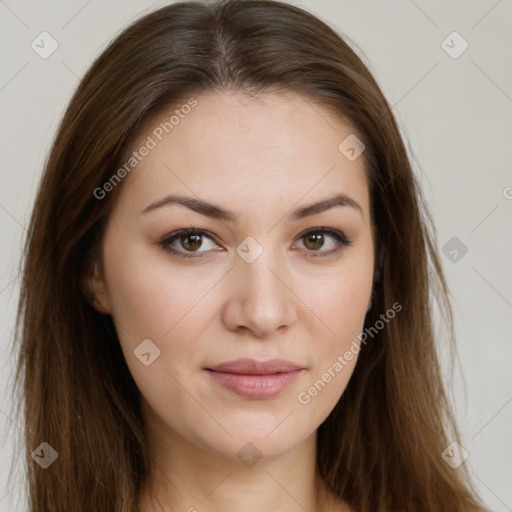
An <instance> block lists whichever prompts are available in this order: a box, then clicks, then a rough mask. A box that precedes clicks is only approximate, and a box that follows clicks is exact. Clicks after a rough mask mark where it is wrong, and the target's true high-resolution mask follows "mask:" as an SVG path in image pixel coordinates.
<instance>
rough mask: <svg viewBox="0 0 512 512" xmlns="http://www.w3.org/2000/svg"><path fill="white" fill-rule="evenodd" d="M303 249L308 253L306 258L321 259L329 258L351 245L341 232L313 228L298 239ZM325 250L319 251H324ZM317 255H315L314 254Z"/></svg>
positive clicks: (350, 241)
mask: <svg viewBox="0 0 512 512" xmlns="http://www.w3.org/2000/svg"><path fill="white" fill-rule="evenodd" d="M299 241H302V243H303V245H304V247H305V248H306V250H307V251H308V252H309V253H313V254H308V255H307V256H313V257H319V256H320V257H322V256H331V255H333V254H335V253H337V252H339V251H340V250H341V249H343V247H347V246H349V245H351V244H352V240H349V239H348V238H347V237H346V236H345V235H344V234H343V233H342V232H341V231H336V230H333V229H330V228H314V229H310V230H308V231H306V232H305V233H303V234H302V235H301V236H300V237H299ZM325 247H327V249H326V250H321V249H325ZM314 253H317V254H314Z"/></svg>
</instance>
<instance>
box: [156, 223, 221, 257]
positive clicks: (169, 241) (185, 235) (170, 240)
mask: <svg viewBox="0 0 512 512" xmlns="http://www.w3.org/2000/svg"><path fill="white" fill-rule="evenodd" d="M205 239H207V240H209V242H210V243H209V244H208V243H206V244H205V243H204V240H205ZM159 245H161V246H162V248H163V249H164V250H165V251H167V252H170V253H172V254H175V255H177V256H179V257H182V258H194V257H201V256H203V253H205V252H209V251H211V250H212V249H214V248H215V247H217V245H216V243H215V241H214V239H213V237H212V236H211V235H210V234H208V233H207V232H206V231H203V230H200V229H194V228H187V229H180V230H179V231H176V232H175V233H171V235H169V236H168V237H166V238H165V239H164V240H162V241H161V242H159ZM208 246H209V247H208ZM199 249H204V250H199ZM194 253H196V254H194Z"/></svg>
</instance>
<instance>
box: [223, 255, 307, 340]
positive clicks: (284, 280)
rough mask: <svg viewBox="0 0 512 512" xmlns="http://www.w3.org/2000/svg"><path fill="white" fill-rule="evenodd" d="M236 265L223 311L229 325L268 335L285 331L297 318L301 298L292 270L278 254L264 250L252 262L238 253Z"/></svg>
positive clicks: (237, 329) (264, 335)
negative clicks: (292, 279) (282, 263)
mask: <svg viewBox="0 0 512 512" xmlns="http://www.w3.org/2000/svg"><path fill="white" fill-rule="evenodd" d="M234 267H235V268H234V269H233V270H232V271H231V272H230V282H229V283H227V284H228V287H229V290H230V293H229V295H228V300H227V301H226V303H225V305H224V308H223V312H222V315H223V321H224V324H225V326H226V327H227V328H228V329H230V330H233V331H240V332H243V331H249V332H250V333H251V334H252V336H254V337H257V338H265V337H269V336H272V335H273V334H274V335H275V334H282V333H283V332H285V331H286V330H287V329H288V327H290V326H291V325H293V324H294V323H295V322H296V321H297V308H296V304H297V301H298V298H297V297H296V296H295V295H294V293H293V285H292V283H290V275H289V273H288V272H287V271H286V269H285V267H284V265H278V262H277V260H276V258H271V257H270V256H268V255H267V253H266V251H264V252H263V254H261V255H260V256H259V257H258V258H257V259H256V260H255V261H253V262H252V263H247V262H246V261H244V260H243V259H242V258H239V257H237V258H236V259H235V262H234Z"/></svg>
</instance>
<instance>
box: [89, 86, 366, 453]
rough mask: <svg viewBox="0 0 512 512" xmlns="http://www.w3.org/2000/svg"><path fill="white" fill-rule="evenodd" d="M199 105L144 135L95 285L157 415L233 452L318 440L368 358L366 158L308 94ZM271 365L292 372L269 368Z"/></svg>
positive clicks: (152, 420)
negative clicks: (361, 354)
mask: <svg viewBox="0 0 512 512" xmlns="http://www.w3.org/2000/svg"><path fill="white" fill-rule="evenodd" d="M194 100H195V102H196V103H195V106H193V107H191V108H181V109H180V108H179V105H178V110H179V112H180V115H179V116H177V117H176V119H178V118H179V121H178V122H177V123H176V124H173V127H172V129H170V128H169V125H167V130H168V133H167V132H166V131H165V130H163V129H162V124H161V123H165V122H166V121H169V119H170V117H171V115H173V113H174V110H175V109H176V108H173V109H170V110H169V111H167V112H165V113H164V114H162V115H161V116H159V117H158V118H155V119H153V120H152V121H151V122H150V123H148V124H147V125H146V126H145V129H144V130H143V131H142V132H141V134H140V136H139V137H138V139H137V140H136V142H135V144H134V145H133V148H132V150H134V151H138V153H139V156H141V159H140V161H138V163H137V165H136V166H135V167H134V168H133V170H132V171H131V172H130V174H129V175H128V176H127V177H125V178H124V181H123V182H122V183H121V184H120V185H117V187H122V188H120V189H119V196H118V197H117V199H116V203H115V207H114V209H113V211H112V214H111V216H110V219H109V222H108V225H107V228H106V232H105V238H104V244H103V263H104V274H103V275H99V274H95V276H94V277H93V279H92V280H91V281H90V282H91V286H92V291H93V294H94V295H95V297H96V299H97V300H98V302H100V303H101V304H102V306H103V307H104V308H105V309H106V310H107V311H108V312H109V313H110V314H111V315H112V318H113V321H114V324H115V326H116V330H117V333H118V336H119V341H120V343H121V347H122V350H123V353H124V357H125V359H126V362H127V365H128V367H129V369H130V372H131V374H132V375H133V378H134V380H135V382H136V383H137V386H138V388H139V389H140V392H141V395H142V400H143V411H144V414H145V421H146V423H147V424H148V425H150V426H152V427H153V428H158V429H159V431H160V432H161V433H164V434H165V436H167V437H168V439H170V440H171V439H174V440H178V439H179V440H180V442H181V443H186V444H187V445H190V446H193V447H195V448H197V449H201V450H207V451H209V452H215V453H217V454H221V455H222V456H224V457H227V458H233V459H234V458H236V457H239V455H237V453H238V452H239V450H240V449H241V448H242V447H243V446H244V445H245V443H247V442H251V443H253V444H254V445H255V446H256V447H257V448H258V450H259V451H260V452H261V453H262V455H263V456H274V455H279V454H281V453H284V452H287V451H289V450H291V449H292V448H293V447H294V446H296V445H298V444H299V443H301V442H302V441H304V440H306V439H307V438H309V437H310V436H313V435H314V434H315V432H316V429H317V428H318V426H319V425H320V424H321V423H322V422H323V421H324V420H325V419H326V417H327V416H328V415H329V413H330V412H331V410H332V409H333V407H334V406H335V404H336V402H337V401H338V400H339V398H340V396H341V395H342V393H343V391H344V389H345V387H346V385H347V383H348V380H349V378H350V376H351V374H352V372H353V369H354V366H355V364H356V361H357V356H358V352H357V350H356V349H357V348H358V347H359V341H358V338H357V335H358V334H359V333H360V332H361V330H362V329H363V324H364V318H365V315H366V312H367V306H368V302H369V299H370V295H371V288H372V280H373V264H374V254H373V238H372V228H371V220H370V211H369V193H368V185H367V181H366V176H365V170H364V163H363V158H362V157H359V158H356V159H353V158H351V159H349V158H347V157H346V156H345V154H344V153H342V152H341V151H340V149H338V146H339V145H340V143H341V142H342V141H343V140H344V139H346V137H347V136H349V135H351V134H353V133H354V132H353V129H351V127H350V126H348V125H346V124H343V123H342V122H341V121H340V120H337V119H334V118H333V117H331V116H330V115H329V114H328V113H327V111H325V110H323V109H322V108H321V107H319V106H314V107H313V105H312V104H311V103H308V102H306V101H305V100H303V99H302V98H301V97H300V96H295V95H293V94H286V95H284V94H279V95H278V94H272V95H267V96H259V97H257V98H249V97H246V96H242V95H240V94H232V95H228V94H220V93H218V94H213V93H212V94H209V95H202V96H195V97H194ZM186 103H187V100H184V102H183V104H182V105H185V104H186ZM189 104H193V102H189ZM176 119H174V122H176ZM148 137H149V138H148ZM150 139H151V141H153V142H151V141H150ZM160 139H161V140H160ZM142 146H146V148H149V150H148V151H144V150H141V149H140V148H142ZM153 146H154V147H153ZM143 153H144V154H145V156H142V154H143ZM169 196H174V198H175V199H176V197H181V198H183V199H181V200H180V202H173V201H171V200H170V199H167V201H166V198H169ZM335 196H339V198H338V200H336V201H332V202H331V203H330V204H325V203H324V207H323V208H322V207H321V204H322V202H324V201H325V200H327V199H332V198H333V197H335ZM340 198H341V199H340ZM103 200H108V199H103ZM206 203H208V204H206ZM316 203H320V206H319V207H317V208H311V209H308V208H307V207H309V206H311V205H313V204H316ZM187 205H188V206H187ZM212 205H213V206H212ZM184 229H189V230H192V231H190V232H189V233H188V234H183V233H182V232H181V230H184ZM180 232H181V233H180ZM362 350H364V347H363V348H362ZM347 351H351V353H352V354H353V357H352V358H351V359H348V358H347V357H344V354H345V353H346V352H347ZM340 356H341V359H342V360H343V363H342V362H341V360H340ZM239 359H244V360H247V359H249V360H252V362H251V361H249V362H247V361H245V362H244V361H242V362H241V363H240V364H238V365H237V364H235V363H233V364H228V366H227V367H224V368H217V371H213V370H212V368H214V367H218V365H221V364H223V363H230V362H232V361H236V360H239ZM273 359H279V360H284V361H287V362H288V363H289V364H290V365H293V366H289V367H285V366H282V365H281V366H280V365H279V364H277V365H274V366H272V365H268V366H267V367H265V366H264V365H263V366H262V365H258V364H257V363H265V362H268V361H270V360H273ZM336 363H338V364H336ZM340 366H341V369H340ZM294 368H296V369H294ZM276 372H279V373H276ZM263 374H266V375H263Z"/></svg>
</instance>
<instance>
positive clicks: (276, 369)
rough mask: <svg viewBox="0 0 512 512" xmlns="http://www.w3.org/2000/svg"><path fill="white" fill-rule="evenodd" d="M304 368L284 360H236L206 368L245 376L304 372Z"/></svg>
mask: <svg viewBox="0 0 512 512" xmlns="http://www.w3.org/2000/svg"><path fill="white" fill-rule="evenodd" d="M302 369H303V367H302V366H299V365H296V364H294V363H292V362H290V361H285V360H284V359H270V360H268V361H256V360H254V359H236V360H235V361H227V362H225V363H221V364H218V365H216V366H212V367H209V368H206V370H212V371H215V372H226V373H239V374H243V375H270V374H272V373H285V372H293V371H296V370H302Z"/></svg>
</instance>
